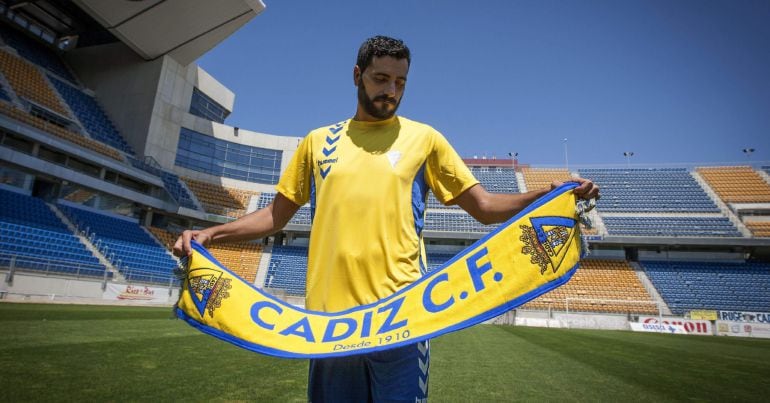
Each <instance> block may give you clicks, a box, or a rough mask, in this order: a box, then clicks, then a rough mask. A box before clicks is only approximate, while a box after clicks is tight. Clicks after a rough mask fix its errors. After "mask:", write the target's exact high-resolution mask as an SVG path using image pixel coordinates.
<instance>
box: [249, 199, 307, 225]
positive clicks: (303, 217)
mask: <svg viewBox="0 0 770 403" xmlns="http://www.w3.org/2000/svg"><path fill="white" fill-rule="evenodd" d="M274 198H275V193H267V192H265V193H262V194H261V195H260V196H259V201H258V202H257V209H261V208H265V207H267V205H268V204H270V203H272V202H273V199H274ZM310 221H311V217H310V205H308V204H306V205H304V206H302V207H300V209H299V210H297V214H295V215H294V217H293V218H292V219H291V221H289V224H295V225H310Z"/></svg>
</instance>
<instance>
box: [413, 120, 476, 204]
mask: <svg viewBox="0 0 770 403" xmlns="http://www.w3.org/2000/svg"><path fill="white" fill-rule="evenodd" d="M425 180H426V181H427V182H428V186H430V189H431V190H432V191H433V194H434V195H436V198H437V199H438V200H439V201H440V202H441V203H444V204H453V203H452V201H453V200H454V199H455V198H456V197H457V196H459V195H460V194H461V193H462V192H464V191H466V190H468V189H469V188H470V187H472V186H473V185H475V184H477V183H479V181H478V180H476V178H475V177H474V176H473V174H472V173H471V170H470V169H468V166H467V165H465V162H463V160H462V158H460V156H459V155H458V154H457V152H456V151H455V150H454V148H452V146H451V145H450V144H449V142H448V141H447V140H446V138H444V136H443V135H441V133H439V132H435V131H434V141H433V146H432V149H431V151H430V153H429V154H428V160H427V163H426V170H425Z"/></svg>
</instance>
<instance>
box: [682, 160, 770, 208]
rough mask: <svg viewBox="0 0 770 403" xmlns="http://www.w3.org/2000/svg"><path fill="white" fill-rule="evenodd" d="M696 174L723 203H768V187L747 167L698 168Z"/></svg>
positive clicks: (769, 201)
mask: <svg viewBox="0 0 770 403" xmlns="http://www.w3.org/2000/svg"><path fill="white" fill-rule="evenodd" d="M697 172H698V173H699V174H700V175H701V176H702V177H703V179H705V180H706V182H707V183H708V184H709V186H710V187H711V188H712V189H714V192H716V194H717V195H719V198H720V199H722V201H724V202H725V203H770V185H768V184H767V182H765V181H764V179H762V177H761V176H759V174H758V173H757V172H756V171H754V169H753V168H751V167H749V166H733V167H700V168H697Z"/></svg>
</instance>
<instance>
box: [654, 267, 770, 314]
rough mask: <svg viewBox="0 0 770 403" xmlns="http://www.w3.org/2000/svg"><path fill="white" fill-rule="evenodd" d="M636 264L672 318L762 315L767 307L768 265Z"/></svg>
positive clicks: (769, 293)
mask: <svg viewBox="0 0 770 403" xmlns="http://www.w3.org/2000/svg"><path fill="white" fill-rule="evenodd" d="M639 263H640V265H641V266H642V268H643V269H644V271H645V272H646V273H647V276H648V277H649V279H650V281H652V284H653V285H654V286H655V288H656V289H657V290H658V292H659V293H660V295H661V297H663V300H665V301H666V303H667V304H668V306H669V308H671V311H672V312H673V313H674V314H677V315H682V314H684V313H686V312H687V311H689V310H692V309H714V310H737V311H760V312H766V311H767V310H768V307H770V264H768V263H759V262H745V263H736V262H679V261H668V262H666V261H640V262H639Z"/></svg>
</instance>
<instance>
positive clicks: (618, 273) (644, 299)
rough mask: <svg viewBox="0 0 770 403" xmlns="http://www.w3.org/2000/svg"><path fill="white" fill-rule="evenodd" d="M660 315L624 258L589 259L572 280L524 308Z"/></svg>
mask: <svg viewBox="0 0 770 403" xmlns="http://www.w3.org/2000/svg"><path fill="white" fill-rule="evenodd" d="M567 298H570V302H569V310H570V311H572V312H574V311H585V312H608V313H631V312H633V313H647V314H657V313H658V308H657V306H656V304H655V301H654V300H653V298H652V297H651V296H650V294H649V293H648V292H647V291H646V290H645V289H644V286H643V285H642V283H641V281H640V280H639V278H638V277H637V275H636V272H635V271H634V269H633V268H632V267H631V266H630V265H629V264H628V262H626V261H624V260H598V259H586V260H583V261H582V262H581V264H580V269H579V270H578V271H577V272H575V275H574V276H573V277H572V279H571V280H570V281H569V282H568V283H567V284H565V285H563V286H561V287H559V288H557V289H555V290H554V291H552V292H550V293H548V294H546V295H543V296H541V297H539V298H536V299H534V300H532V301H530V302H528V303H527V304H525V305H523V306H522V309H541V310H542V309H552V310H557V311H564V310H567V306H566V304H567Z"/></svg>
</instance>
